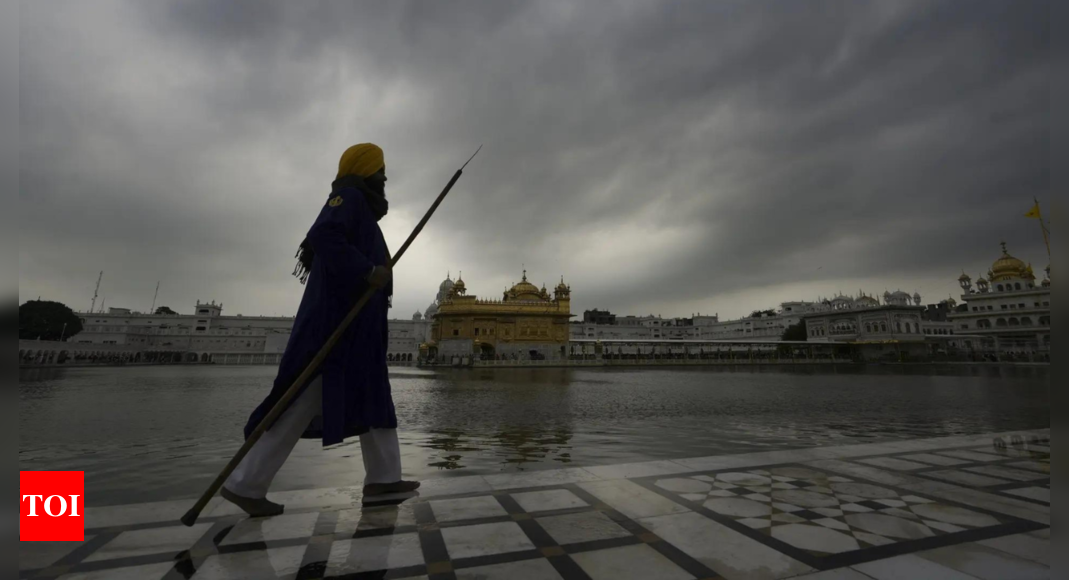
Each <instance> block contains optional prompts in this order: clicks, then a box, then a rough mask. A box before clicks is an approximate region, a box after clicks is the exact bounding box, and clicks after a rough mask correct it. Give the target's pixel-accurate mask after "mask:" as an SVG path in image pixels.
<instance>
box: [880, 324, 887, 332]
mask: <svg viewBox="0 0 1069 580" xmlns="http://www.w3.org/2000/svg"><path fill="white" fill-rule="evenodd" d="M880 332H887V323H886V322H881V323H880Z"/></svg>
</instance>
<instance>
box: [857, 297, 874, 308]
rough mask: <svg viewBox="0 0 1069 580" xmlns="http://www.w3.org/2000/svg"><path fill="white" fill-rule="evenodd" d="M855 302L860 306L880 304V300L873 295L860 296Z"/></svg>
mask: <svg viewBox="0 0 1069 580" xmlns="http://www.w3.org/2000/svg"><path fill="white" fill-rule="evenodd" d="M855 303H856V304H857V305H858V306H876V305H878V304H879V302H877V301H876V299H875V298H873V297H872V296H862V297H861V298H858V299H857V300H856V302H855Z"/></svg>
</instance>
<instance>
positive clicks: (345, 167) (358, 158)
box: [338, 143, 386, 178]
mask: <svg viewBox="0 0 1069 580" xmlns="http://www.w3.org/2000/svg"><path fill="white" fill-rule="evenodd" d="M384 167H386V161H385V159H384V157H383V155H382V149H381V148H379V146H378V145H374V144H372V143H361V144H359V145H353V146H352V147H350V148H348V149H346V150H345V153H342V155H341V161H339V162H338V177H339V178H341V177H345V176H346V175H355V176H357V177H368V176H371V175H374V174H376V173H378V172H379V170H380V169H383V168H384Z"/></svg>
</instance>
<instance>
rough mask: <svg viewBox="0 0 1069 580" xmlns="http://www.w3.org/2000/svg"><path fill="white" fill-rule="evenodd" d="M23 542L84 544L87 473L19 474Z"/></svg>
mask: <svg viewBox="0 0 1069 580" xmlns="http://www.w3.org/2000/svg"><path fill="white" fill-rule="evenodd" d="M19 498H20V503H21V505H22V509H21V511H20V512H19V541H20V542H75V541H77V542H81V541H84V540H85V472H84V471H20V472H19Z"/></svg>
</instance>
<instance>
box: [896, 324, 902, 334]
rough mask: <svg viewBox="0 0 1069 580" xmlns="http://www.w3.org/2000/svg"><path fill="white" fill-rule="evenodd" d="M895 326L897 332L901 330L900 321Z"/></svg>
mask: <svg viewBox="0 0 1069 580" xmlns="http://www.w3.org/2000/svg"><path fill="white" fill-rule="evenodd" d="M895 327H896V328H898V332H902V323H901V322H898V323H896V324H895Z"/></svg>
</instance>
